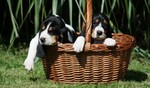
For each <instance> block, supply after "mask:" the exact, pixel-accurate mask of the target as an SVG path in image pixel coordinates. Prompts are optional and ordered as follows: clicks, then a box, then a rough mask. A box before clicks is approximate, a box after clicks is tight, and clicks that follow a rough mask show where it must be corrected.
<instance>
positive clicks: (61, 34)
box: [59, 27, 68, 43]
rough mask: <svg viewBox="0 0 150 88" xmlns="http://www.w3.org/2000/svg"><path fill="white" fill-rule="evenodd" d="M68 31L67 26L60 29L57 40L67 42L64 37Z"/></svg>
mask: <svg viewBox="0 0 150 88" xmlns="http://www.w3.org/2000/svg"><path fill="white" fill-rule="evenodd" d="M67 33H68V31H67V28H66V27H64V28H62V29H60V38H59V41H60V42H62V43H64V42H68V41H67V39H68V38H67V37H65V36H66V35H67Z"/></svg>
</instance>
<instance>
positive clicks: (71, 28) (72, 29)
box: [65, 24, 75, 32]
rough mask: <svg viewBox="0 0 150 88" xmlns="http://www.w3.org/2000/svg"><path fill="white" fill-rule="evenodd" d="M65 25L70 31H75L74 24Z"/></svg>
mask: <svg viewBox="0 0 150 88" xmlns="http://www.w3.org/2000/svg"><path fill="white" fill-rule="evenodd" d="M65 26H66V27H67V28H68V29H69V30H70V31H73V32H75V30H74V28H73V27H72V26H70V25H69V24H65Z"/></svg>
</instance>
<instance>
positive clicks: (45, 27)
mask: <svg viewBox="0 0 150 88" xmlns="http://www.w3.org/2000/svg"><path fill="white" fill-rule="evenodd" d="M75 39H76V33H75V31H74V29H73V28H72V27H71V26H70V25H68V24H66V23H65V21H64V20H63V19H62V18H61V17H59V16H58V15H51V16H49V17H48V18H47V19H46V20H44V21H43V22H42V25H41V27H40V31H39V32H38V33H37V34H36V36H35V37H34V38H33V39H32V40H31V41H30V45H29V51H28V55H27V58H26V59H25V61H24V64H23V65H24V66H25V68H26V69H27V70H29V71H30V70H32V69H33V67H34V61H35V58H36V56H37V57H44V56H45V52H44V49H43V45H44V46H45V45H51V46H54V45H56V44H57V43H58V42H60V43H73V42H74V41H75Z"/></svg>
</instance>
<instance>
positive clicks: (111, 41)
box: [104, 38, 116, 46]
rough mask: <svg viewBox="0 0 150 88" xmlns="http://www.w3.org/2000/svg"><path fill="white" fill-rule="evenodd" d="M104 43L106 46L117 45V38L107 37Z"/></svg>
mask: <svg viewBox="0 0 150 88" xmlns="http://www.w3.org/2000/svg"><path fill="white" fill-rule="evenodd" d="M104 44H105V45H106V46H115V45H116V40H114V39H112V38H106V39H105V41H104Z"/></svg>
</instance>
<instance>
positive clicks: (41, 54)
mask: <svg viewBox="0 0 150 88" xmlns="http://www.w3.org/2000/svg"><path fill="white" fill-rule="evenodd" d="M36 56H37V57H40V58H43V57H45V51H44V48H43V46H42V45H41V44H40V43H38V46H37V53H36Z"/></svg>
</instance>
